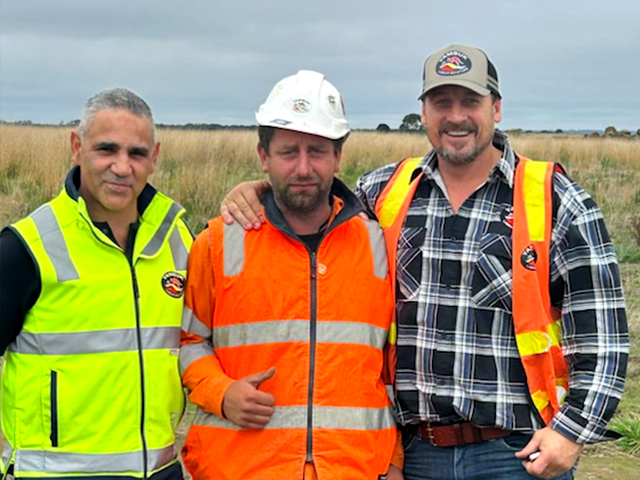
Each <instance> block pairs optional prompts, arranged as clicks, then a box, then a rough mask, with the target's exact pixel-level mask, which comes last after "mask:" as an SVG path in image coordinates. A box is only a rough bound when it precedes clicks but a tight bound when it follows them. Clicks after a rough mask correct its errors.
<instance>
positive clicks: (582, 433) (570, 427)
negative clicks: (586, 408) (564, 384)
mask: <svg viewBox="0 0 640 480" xmlns="http://www.w3.org/2000/svg"><path fill="white" fill-rule="evenodd" d="M606 425H607V422H605V421H604V420H603V419H601V418H589V417H587V416H585V414H584V413H583V412H580V411H579V410H577V409H576V408H575V407H573V406H571V405H568V404H566V403H565V404H564V405H563V406H562V409H561V410H560V411H559V412H558V413H557V414H556V416H555V417H553V419H552V420H551V423H550V425H549V426H550V427H551V428H553V429H554V430H556V431H557V432H559V433H561V434H562V435H564V436H565V437H567V438H568V439H569V440H573V441H574V442H576V443H579V444H582V445H589V444H592V443H597V442H601V441H604V440H616V439H618V438H620V437H621V435H620V434H619V433H617V432H614V431H611V430H607V428H606Z"/></svg>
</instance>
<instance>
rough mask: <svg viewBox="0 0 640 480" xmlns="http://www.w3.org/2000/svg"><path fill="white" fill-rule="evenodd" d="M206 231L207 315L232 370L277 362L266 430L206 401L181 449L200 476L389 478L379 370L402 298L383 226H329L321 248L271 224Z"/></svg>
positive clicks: (265, 386) (390, 423)
mask: <svg viewBox="0 0 640 480" xmlns="http://www.w3.org/2000/svg"><path fill="white" fill-rule="evenodd" d="M338 208H339V207H338ZM208 232H209V244H210V251H209V257H210V258H209V260H210V262H211V267H212V270H213V275H214V283H215V287H214V290H215V292H211V293H213V294H214V298H215V309H214V313H213V318H212V319H199V320H200V321H201V322H202V323H203V324H204V326H205V327H206V328H210V329H211V331H212V339H213V342H212V343H213V351H214V354H215V357H216V358H217V361H218V362H219V363H220V366H221V368H222V370H223V371H224V374H225V375H227V376H228V377H230V378H233V379H241V378H244V377H246V376H248V375H251V374H255V373H258V372H262V371H266V370H268V369H269V368H271V367H273V366H275V367H276V373H275V376H274V377H273V378H271V379H269V380H267V381H265V382H264V383H262V384H261V385H260V390H263V391H266V392H270V393H272V394H273V395H274V397H275V399H276V405H275V407H276V408H275V413H274V414H273V416H272V417H271V420H270V422H269V423H268V424H267V425H266V427H265V428H264V429H261V430H254V429H242V428H240V427H238V426H236V425H234V424H233V423H231V422H230V421H228V420H226V419H223V418H221V417H220V416H218V415H215V414H211V413H206V412H204V411H203V410H200V409H199V410H198V413H197V414H196V418H195V420H194V424H193V426H192V427H191V430H190V431H189V434H188V436H187V440H186V444H185V449H184V451H183V454H184V460H185V465H186V466H187V468H188V469H189V472H190V473H191V475H192V476H193V478H194V479H203V478H208V479H216V480H224V479H234V480H235V479H243V480H251V479H261V480H263V479H301V478H303V471H304V468H305V464H307V463H308V462H312V463H313V466H314V468H315V472H316V474H317V478H318V479H319V480H324V479H334V478H340V479H354V480H359V479H362V480H368V479H377V478H378V476H381V475H384V474H385V473H386V472H387V471H388V469H389V465H390V461H391V457H392V453H393V450H394V445H395V443H396V438H397V432H396V426H395V420H394V416H393V411H392V407H391V401H390V399H389V397H388V395H387V391H386V388H385V384H384V382H383V380H382V378H381V377H382V369H383V362H384V355H383V346H384V344H385V342H386V339H387V336H388V329H389V325H390V322H391V317H392V312H393V308H394V307H393V298H392V294H391V288H390V286H391V278H390V276H389V272H388V263H387V256H386V251H385V246H384V237H383V233H382V230H381V229H380V227H379V225H378V224H377V223H376V222H375V221H364V220H362V219H360V218H358V217H351V218H350V219H348V220H346V221H345V222H343V223H341V224H339V225H337V226H335V228H331V225H330V227H329V230H328V232H327V233H326V235H325V237H324V238H323V240H322V242H321V244H320V246H319V248H318V251H317V253H314V254H310V253H309V252H308V251H307V249H306V247H305V246H304V245H303V244H302V243H300V242H298V241H297V240H294V239H292V238H291V237H289V236H287V235H285V234H284V233H283V232H281V231H280V230H278V229H277V228H276V227H275V226H274V225H273V224H272V223H270V222H269V221H268V222H267V223H266V224H264V225H263V226H262V228H261V229H260V230H258V231H247V232H245V231H244V230H243V229H242V227H241V226H240V225H239V224H237V223H236V224H233V225H225V224H223V222H222V220H221V219H220V218H217V219H214V220H212V221H210V222H209V226H208ZM190 281H197V279H191V278H190ZM199 328H200V329H202V327H199ZM187 333H188V329H187ZM198 345H199V344H196V345H195V348H199V347H198ZM183 348H184V347H183ZM187 348H189V346H187ZM186 368H187V370H186V371H190V369H199V368H200V369H206V368H208V364H207V363H206V362H199V360H196V361H193V362H192V363H190V364H189V365H188V366H187V367H186ZM199 373H202V374H203V375H206V374H207V372H199Z"/></svg>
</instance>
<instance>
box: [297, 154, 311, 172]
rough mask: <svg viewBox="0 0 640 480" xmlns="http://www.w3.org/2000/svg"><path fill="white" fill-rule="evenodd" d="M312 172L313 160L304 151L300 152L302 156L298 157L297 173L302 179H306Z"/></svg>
mask: <svg viewBox="0 0 640 480" xmlns="http://www.w3.org/2000/svg"><path fill="white" fill-rule="evenodd" d="M311 172H312V170H311V159H310V158H309V154H308V153H307V152H305V151H302V152H300V156H299V157H298V163H297V165H296V173H297V174H298V175H299V176H301V177H306V176H308V175H310V174H311Z"/></svg>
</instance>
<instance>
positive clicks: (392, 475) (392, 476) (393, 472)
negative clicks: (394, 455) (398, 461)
mask: <svg viewBox="0 0 640 480" xmlns="http://www.w3.org/2000/svg"><path fill="white" fill-rule="evenodd" d="M387 480H404V475H403V474H402V470H400V469H399V468H398V467H396V466H395V465H391V466H390V467H389V473H387Z"/></svg>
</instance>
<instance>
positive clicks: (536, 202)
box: [522, 162, 547, 242]
mask: <svg viewBox="0 0 640 480" xmlns="http://www.w3.org/2000/svg"><path fill="white" fill-rule="evenodd" d="M546 174H547V163H546V162H527V163H526V164H525V170H524V185H523V186H522V188H523V189H524V203H525V207H526V209H527V225H528V226H529V238H530V239H531V241H532V242H542V241H544V236H545V225H546V205H545V201H544V189H545V185H544V184H545V177H546Z"/></svg>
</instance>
